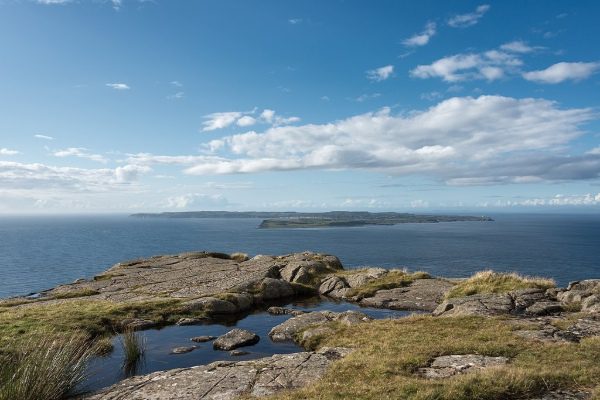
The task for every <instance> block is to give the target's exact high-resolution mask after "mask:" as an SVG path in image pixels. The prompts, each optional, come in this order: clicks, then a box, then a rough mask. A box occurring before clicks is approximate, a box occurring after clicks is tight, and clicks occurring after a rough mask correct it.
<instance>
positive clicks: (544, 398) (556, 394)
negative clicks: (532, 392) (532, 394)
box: [529, 390, 591, 400]
mask: <svg viewBox="0 0 600 400" xmlns="http://www.w3.org/2000/svg"><path fill="white" fill-rule="evenodd" d="M590 397H591V396H590V394H589V393H587V392H582V391H571V390H556V391H552V392H548V393H545V394H543V395H541V396H540V397H536V398H533V399H529V400H586V399H589V398H590Z"/></svg>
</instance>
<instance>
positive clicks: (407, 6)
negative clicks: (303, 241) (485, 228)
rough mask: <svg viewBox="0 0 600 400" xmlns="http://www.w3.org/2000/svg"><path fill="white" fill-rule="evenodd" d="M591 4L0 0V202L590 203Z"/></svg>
mask: <svg viewBox="0 0 600 400" xmlns="http://www.w3.org/2000/svg"><path fill="white" fill-rule="evenodd" d="M599 17H600V3H598V2H596V1H578V2H572V1H552V2H540V1H518V2H517V1H498V2H481V1H476V2H472V1H455V2H448V1H419V2H416V1H414V2H409V1H405V2H404V1H403V2H398V1H377V2H367V1H349V0H347V1H333V0H331V1H296V2H292V1H280V0H277V1H275V0H273V1H223V0H219V1H216V0H215V1H183V0H181V1H167V0H144V1H142V0H121V1H117V0H113V1H103V0H89V1H86V0H70V1H69V0H37V1H36V0H31V1H27V0H21V1H17V0H0V213H82V212H91V213H92V212H93V213H97V212H138V211H177V210H202V209H204V210H284V209H285V210H315V211H317V210H332V209H336V210H338V209H346V210H372V211H383V210H396V211H407V210H408V211H413V212H421V211H424V210H427V211H430V210H451V211H452V210H456V211H463V210H487V211H498V210H507V211H511V210H528V211H533V210H536V211H539V210H541V211H549V210H552V211H556V210H559V211H570V210H574V209H579V210H587V211H590V212H597V211H599V210H600V179H599V178H600V122H599V120H600V108H599V105H600V104H599V100H600V47H599V46H598V44H597V40H596V39H595V38H598V37H600V25H598V23H597V21H598V18H599Z"/></svg>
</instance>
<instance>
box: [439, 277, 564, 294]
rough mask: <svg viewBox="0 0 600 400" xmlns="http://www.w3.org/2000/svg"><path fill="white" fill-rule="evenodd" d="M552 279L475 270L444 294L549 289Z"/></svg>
mask: <svg viewBox="0 0 600 400" xmlns="http://www.w3.org/2000/svg"><path fill="white" fill-rule="evenodd" d="M555 286H556V283H555V282H554V280H552V279H547V278H538V277H530V276H523V275H519V274H517V273H514V272H512V273H505V272H494V271H492V270H487V271H481V272H477V273H476V274H475V275H473V276H472V277H470V278H468V279H465V280H464V281H462V282H459V283H458V284H456V285H455V286H454V287H453V288H452V290H450V291H449V292H448V293H447V294H446V298H448V299H450V298H453V297H464V296H471V295H474V294H482V293H507V292H511V291H513V290H519V289H529V288H537V289H549V288H552V287H555Z"/></svg>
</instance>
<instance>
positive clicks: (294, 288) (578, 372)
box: [0, 252, 600, 400]
mask: <svg viewBox="0 0 600 400" xmlns="http://www.w3.org/2000/svg"><path fill="white" fill-rule="evenodd" d="M317 294H318V295H321V296H324V297H329V298H332V299H335V300H339V301H347V302H353V303H358V304H359V305H362V306H368V307H378V308H389V309H395V310H407V311H417V312H418V313H419V314H418V315H415V316H412V317H408V318H404V319H399V320H388V321H381V320H380V321H374V320H372V319H371V318H369V317H368V316H367V315H365V314H363V313H360V312H355V311H347V312H341V313H335V312H331V311H319V312H310V313H300V312H295V311H293V310H288V309H286V308H282V307H271V308H270V309H269V312H270V313H273V314H290V318H289V319H288V320H286V321H285V322H284V323H282V324H280V325H277V326H274V327H273V328H272V329H271V332H270V333H269V338H262V339H261V340H273V341H294V342H296V343H297V344H299V345H300V346H302V347H304V348H305V349H306V350H307V351H306V352H300V353H296V354H291V355H274V356H272V357H267V358H263V359H258V360H252V361H240V362H217V363H213V364H209V365H206V366H198V367H194V368H185V369H176V370H170V371H163V372H156V373H153V374H150V375H146V376H140V377H133V378H129V379H126V380H124V381H122V382H120V383H118V384H116V385H114V386H112V387H110V388H107V389H106V390H104V391H102V392H100V393H96V394H93V395H91V397H90V398H91V399H96V400H99V399H103V400H104V399H106V400H108V399H111V400H112V399H234V398H238V397H240V396H242V397H262V396H267V395H275V394H277V393H279V392H280V391H284V392H282V393H286V394H285V396H287V397H286V398H315V397H319V398H355V397H357V396H358V397H364V398H383V397H386V398H390V397H391V398H415V399H421V398H422V399H429V398H431V399H433V398H457V399H469V398H490V399H500V398H502V399H512V398H514V399H548V400H549V399H591V398H599V396H600V391H599V389H598V387H600V386H599V385H600V363H599V362H598V359H600V279H590V280H585V281H579V282H572V283H571V284H570V285H569V286H568V287H567V288H562V289H561V288H556V287H554V285H553V284H552V282H551V281H549V280H543V279H531V278H525V277H520V276H517V275H514V274H513V275H511V274H496V273H493V272H491V271H487V272H484V273H481V274H477V275H475V276H473V277H472V278H469V279H447V278H436V277H431V276H429V275H428V274H426V273H422V272H413V273H409V272H407V271H405V270H400V269H395V270H387V269H382V268H376V267H368V268H362V269H356V270H344V268H343V267H342V264H341V262H340V261H339V259H338V258H337V257H335V256H331V255H327V254H318V253H311V252H305V253H295V254H288V255H284V256H265V255H259V256H256V257H253V258H248V257H247V256H245V255H244V254H234V255H227V254H221V253H207V252H196V253H184V254H179V255H168V256H156V257H152V258H149V259H140V260H133V261H129V262H123V263H119V264H117V265H115V266H113V267H111V268H110V269H108V270H107V271H106V272H104V273H102V274H100V275H98V276H96V277H94V278H93V279H90V280H83V279H82V280H78V281H76V282H73V283H71V284H68V285H62V286H59V287H56V288H54V289H52V290H49V291H46V292H43V293H42V294H41V295H40V296H39V297H38V298H36V299H29V298H16V299H9V300H5V301H3V302H0V328H2V329H4V330H0V333H2V334H3V335H5V334H6V332H20V331H21V330H23V329H24V328H23V326H27V327H30V326H35V324H38V327H39V326H41V327H42V328H43V327H44V326H43V324H50V323H51V322H48V321H49V320H45V319H44V318H45V315H46V314H45V313H46V312H48V313H50V311H51V312H52V316H53V317H52V318H53V319H52V321H53V320H54V319H56V313H62V314H61V316H62V317H64V320H63V321H61V322H62V326H65V327H68V328H69V329H70V328H71V327H72V325H74V326H76V327H77V329H81V328H82V327H83V328H84V329H88V330H89V331H91V332H95V333H96V334H98V332H100V334H101V333H102V332H111V331H112V332H114V331H115V330H116V331H119V330H121V329H124V328H127V327H130V328H134V329H147V328H151V327H154V326H157V325H165V324H170V323H178V324H180V325H188V324H195V323H206V322H207V321H208V322H210V320H211V319H216V318H219V317H220V316H223V315H236V314H240V313H244V312H250V311H252V310H254V309H266V308H267V307H268V306H269V305H270V302H272V301H276V300H277V301H287V300H291V299H293V298H294V297H299V296H307V295H317ZM286 299H287V300H286ZM44 310H46V311H44ZM82 310H83V311H82ZM90 310H94V311H93V312H91V311H90ZM98 310H100V311H98ZM104 310H106V311H104ZM148 310H151V312H150V311H148ZM72 320H73V321H76V323H72ZM82 321H83V322H82ZM87 323H89V325H86V324H87ZM11 324H12V325H11ZM13 325H14V326H13ZM105 325H106V326H105ZM6 327H8V329H6ZM12 328H14V329H12ZM104 328H106V330H105V331H103V330H102V329H104ZM11 329H12V330H11ZM17 329H19V331H17ZM234 331H235V330H234ZM234 331H232V332H230V336H232V337H235V336H236V335H237V333H236V332H234ZM242 333H244V334H247V332H242ZM224 336H227V335H224ZM250 337H251V339H253V340H250V339H248V340H247V341H246V343H245V344H244V345H252V343H255V342H256V340H257V338H254V337H252V334H250ZM0 339H2V340H3V342H4V343H6V341H5V339H6V338H0ZM200 339H202V341H205V340H213V339H215V338H198V341H200ZM227 339H229V338H228V337H225V338H219V339H217V340H215V342H214V343H215V348H216V347H217V345H218V346H221V345H220V344H219V343H221V342H224V341H226V340H227ZM244 340H246V339H244ZM235 346H236V345H235V343H234V344H233V347H232V346H229V343H227V346H226V347H227V349H230V348H231V349H234V348H235ZM350 353H352V354H350ZM348 354H350V355H349V356H348ZM331 368H333V369H334V370H335V371H336V372H335V373H329V372H328V371H330V370H331ZM357 371H362V372H361V373H357ZM373 371H379V372H377V373H372V372H373ZM469 385H472V387H471V386H469ZM503 385H504V386H503ZM474 387H481V388H482V389H481V390H480V392H478V393H479V394H478V395H475V394H473V393H474V392H473V388H474ZM415 388H418V390H417V392H415V391H414V390H416V389H415ZM289 390H294V391H293V392H289ZM390 390H391V391H392V392H393V393H394V394H393V395H392V394H390V393H391V392H390ZM478 390H479V389H478ZM364 393H368V395H364V396H363V394H364ZM415 393H420V394H418V395H417V394H415ZM461 393H462V394H461ZM469 393H471V394H469ZM490 393H496V394H490ZM451 394H452V396H451Z"/></svg>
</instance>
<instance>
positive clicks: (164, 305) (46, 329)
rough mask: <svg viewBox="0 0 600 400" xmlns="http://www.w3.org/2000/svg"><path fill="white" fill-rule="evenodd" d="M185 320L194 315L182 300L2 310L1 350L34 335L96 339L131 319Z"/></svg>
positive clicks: (78, 303) (76, 303) (80, 303)
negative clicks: (75, 335) (63, 334)
mask: <svg viewBox="0 0 600 400" xmlns="http://www.w3.org/2000/svg"><path fill="white" fill-rule="evenodd" d="M184 316H190V314H189V313H185V312H183V311H182V306H181V302H180V301H178V300H162V301H152V302H138V303H115V302H110V301H107V300H87V301H86V300H77V299H75V300H72V301H69V302H65V303H60V304H41V303H40V304H36V305H35V306H22V307H11V308H0V349H2V348H10V347H13V348H18V347H20V343H22V342H23V341H24V340H25V339H27V338H28V337H29V336H30V335H32V334H35V335H40V336H44V335H48V334H51V333H52V332H66V333H69V332H70V333H73V332H84V333H85V334H86V335H89V336H90V337H93V338H96V337H102V336H108V335H111V334H113V333H114V331H115V330H120V322H121V321H122V320H124V319H127V318H142V319H149V320H152V321H155V322H157V323H158V324H159V325H160V324H165V325H166V324H170V323H175V322H176V321H177V320H178V319H179V318H181V317H184Z"/></svg>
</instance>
